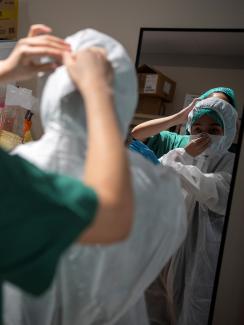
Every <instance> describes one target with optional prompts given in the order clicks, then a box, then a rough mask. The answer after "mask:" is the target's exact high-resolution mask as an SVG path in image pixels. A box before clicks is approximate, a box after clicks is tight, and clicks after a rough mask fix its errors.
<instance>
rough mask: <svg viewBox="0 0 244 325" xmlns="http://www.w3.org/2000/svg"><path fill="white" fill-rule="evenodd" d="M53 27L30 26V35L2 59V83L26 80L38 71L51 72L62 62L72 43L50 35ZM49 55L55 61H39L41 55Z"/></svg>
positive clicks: (0, 82)
mask: <svg viewBox="0 0 244 325" xmlns="http://www.w3.org/2000/svg"><path fill="white" fill-rule="evenodd" d="M51 31H52V30H51V28H49V27H48V26H45V25H41V24H37V25H33V26H31V27H30V30H29V33H28V36H27V37H26V38H23V39H20V40H19V41H18V42H17V44H16V46H15V48H14V49H13V51H12V53H11V54H10V56H9V57H8V58H7V59H5V60H1V61H0V84H6V83H8V82H10V81H18V80H26V79H29V78H32V77H34V76H36V75H37V73H38V72H51V71H53V70H54V69H55V68H56V67H57V66H58V65H59V64H60V63H62V58H63V53H64V51H70V45H69V44H67V43H66V42H65V41H64V40H62V39H60V38H58V37H56V36H53V35H49V33H50V32H51ZM43 56H48V57H50V58H52V59H53V60H54V62H53V63H44V64H42V63H39V59H40V57H43Z"/></svg>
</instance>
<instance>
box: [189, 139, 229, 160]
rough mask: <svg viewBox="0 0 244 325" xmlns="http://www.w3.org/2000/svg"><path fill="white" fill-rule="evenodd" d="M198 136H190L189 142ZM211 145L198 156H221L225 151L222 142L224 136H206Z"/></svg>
mask: <svg viewBox="0 0 244 325" xmlns="http://www.w3.org/2000/svg"><path fill="white" fill-rule="evenodd" d="M199 136H200V134H195V135H190V141H191V140H193V139H197V138H199ZM208 136H209V137H210V140H211V143H210V145H209V146H208V148H207V149H205V150H204V151H203V152H202V153H201V154H200V155H199V156H215V155H220V154H223V153H224V152H225V151H226V149H225V148H224V142H225V138H226V136H224V135H213V134H208Z"/></svg>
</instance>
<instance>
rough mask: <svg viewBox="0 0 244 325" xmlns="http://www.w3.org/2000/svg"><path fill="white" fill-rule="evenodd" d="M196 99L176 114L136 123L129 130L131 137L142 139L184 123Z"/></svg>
mask: <svg viewBox="0 0 244 325" xmlns="http://www.w3.org/2000/svg"><path fill="white" fill-rule="evenodd" d="M198 100H199V99H198V98H195V99H194V100H193V101H192V102H191V104H190V105H189V106H187V107H185V108H183V109H182V110H181V111H179V112H178V113H176V114H173V115H170V116H167V117H161V118H157V119H154V120H150V121H147V122H144V123H141V124H139V125H137V126H136V127H134V128H133V129H132V131H131V134H132V136H133V138H135V139H137V140H141V141H143V140H145V139H146V138H148V137H150V136H153V135H155V134H157V133H160V132H161V131H164V130H167V129H169V128H171V127H172V126H175V125H179V124H184V123H185V122H186V121H187V118H188V114H189V113H190V111H191V110H192V109H193V107H194V106H195V103H196V102H197V101H198Z"/></svg>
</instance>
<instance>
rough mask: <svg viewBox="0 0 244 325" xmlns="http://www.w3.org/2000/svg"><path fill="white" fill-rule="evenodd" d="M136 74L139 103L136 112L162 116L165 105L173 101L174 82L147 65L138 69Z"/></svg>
mask: <svg viewBox="0 0 244 325" xmlns="http://www.w3.org/2000/svg"><path fill="white" fill-rule="evenodd" d="M137 73H138V84H139V102H138V107H137V111H136V112H137V113H144V114H153V115H163V114H164V113H165V103H167V102H171V101H172V100H173V97H174V93H175V87H176V82H175V81H174V80H172V79H170V78H169V77H167V76H165V75H164V74H163V73H161V72H160V71H157V70H155V69H153V68H150V67H149V66H147V65H142V66H141V67H139V68H138V69H137Z"/></svg>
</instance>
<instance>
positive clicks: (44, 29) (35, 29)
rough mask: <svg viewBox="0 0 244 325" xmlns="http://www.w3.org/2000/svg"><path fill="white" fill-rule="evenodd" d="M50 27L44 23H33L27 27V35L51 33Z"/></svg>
mask: <svg viewBox="0 0 244 325" xmlns="http://www.w3.org/2000/svg"><path fill="white" fill-rule="evenodd" d="M51 32H52V29H51V28H50V27H48V26H46V25H44V24H35V25H32V26H31V27H30V29H29V32H28V34H27V37H33V36H37V35H40V34H46V33H51Z"/></svg>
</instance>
